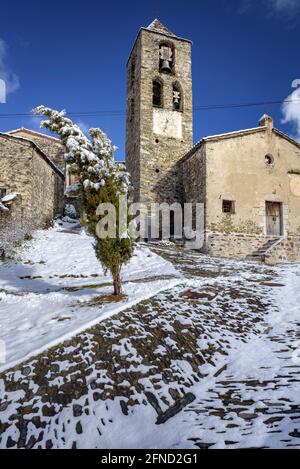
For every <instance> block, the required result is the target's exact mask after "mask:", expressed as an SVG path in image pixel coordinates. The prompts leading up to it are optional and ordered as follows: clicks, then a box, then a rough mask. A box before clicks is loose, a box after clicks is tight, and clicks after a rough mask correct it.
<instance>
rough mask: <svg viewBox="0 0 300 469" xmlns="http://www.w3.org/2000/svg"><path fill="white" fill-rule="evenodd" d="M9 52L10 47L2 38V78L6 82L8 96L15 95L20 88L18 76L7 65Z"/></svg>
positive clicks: (0, 42)
mask: <svg viewBox="0 0 300 469" xmlns="http://www.w3.org/2000/svg"><path fill="white" fill-rule="evenodd" d="M7 51H8V47H7V44H6V42H5V41H4V40H3V39H1V38H0V78H1V79H2V80H4V81H5V84H6V92H7V94H9V93H13V92H14V91H16V90H17V89H18V88H19V86H20V80H19V77H18V75H16V74H15V73H13V71H12V70H11V69H10V67H9V66H8V65H7V62H6V59H7Z"/></svg>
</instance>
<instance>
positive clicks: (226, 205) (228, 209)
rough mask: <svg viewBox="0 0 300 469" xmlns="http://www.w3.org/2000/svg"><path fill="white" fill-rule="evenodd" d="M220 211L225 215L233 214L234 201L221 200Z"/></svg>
mask: <svg viewBox="0 0 300 469" xmlns="http://www.w3.org/2000/svg"><path fill="white" fill-rule="evenodd" d="M222 211H223V213H227V214H234V213H235V201H234V200H223V201H222Z"/></svg>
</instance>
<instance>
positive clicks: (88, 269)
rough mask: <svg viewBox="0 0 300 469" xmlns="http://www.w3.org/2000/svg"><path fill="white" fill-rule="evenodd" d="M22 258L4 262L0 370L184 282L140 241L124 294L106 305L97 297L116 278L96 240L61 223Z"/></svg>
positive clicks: (38, 236)
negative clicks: (98, 253) (107, 273)
mask: <svg viewBox="0 0 300 469" xmlns="http://www.w3.org/2000/svg"><path fill="white" fill-rule="evenodd" d="M18 257H19V258H18V260H16V261H10V262H6V263H1V262H0V340H2V341H4V343H5V346H6V362H5V363H1V362H0V371H1V370H4V369H6V368H9V367H11V366H14V365H15V364H17V363H19V362H20V361H22V360H24V359H26V358H28V357H30V356H33V355H35V354H37V353H39V352H41V351H42V350H45V349H46V348H48V347H50V346H53V345H55V344H58V343H59V342H61V341H62V340H65V339H67V338H70V337H71V336H73V335H74V334H77V333H79V332H81V331H82V330H84V329H86V328H88V327H90V326H92V325H93V324H96V323H97V322H99V321H101V320H103V319H105V318H107V317H109V316H111V315H113V314H116V313H117V312H119V311H122V310H123V309H125V308H128V307H130V306H132V305H134V304H136V303H138V302H139V301H141V300H142V299H145V298H149V297H151V296H152V295H154V294H156V293H157V292H159V291H161V290H163V289H165V288H169V287H170V286H172V285H175V284H176V283H178V282H179V281H180V280H179V279H178V277H179V274H178V273H177V272H176V270H175V269H174V267H173V266H172V264H170V263H169V262H167V261H165V260H163V259H162V258H161V257H159V256H158V255H157V254H154V253H152V252H151V251H150V250H149V249H148V247H146V246H145V245H139V246H137V248H136V250H135V254H134V256H133V258H132V259H131V261H130V263H129V264H128V265H126V266H124V267H123V270H122V278H123V281H124V292H125V294H126V298H125V299H124V300H122V301H119V302H106V303H105V302H103V301H102V300H101V298H99V297H101V296H105V295H110V294H111V293H112V279H111V277H109V276H105V275H104V273H103V271H102V269H101V266H100V264H99V262H98V261H97V259H96V257H95V254H94V250H93V247H92V238H91V237H89V236H87V235H86V234H85V233H84V232H83V231H81V232H74V233H72V232H69V231H67V230H64V229H61V228H59V227H58V226H57V227H56V228H52V229H49V230H44V231H37V232H35V233H34V237H33V240H32V241H31V242H28V243H27V244H26V246H25V247H24V248H23V249H22V251H21V252H20V253H19V254H18ZM142 280H143V281H142Z"/></svg>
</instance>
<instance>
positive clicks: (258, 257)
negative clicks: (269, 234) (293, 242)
mask: <svg viewBox="0 0 300 469" xmlns="http://www.w3.org/2000/svg"><path fill="white" fill-rule="evenodd" d="M280 240H281V238H272V239H269V240H268V241H267V242H266V243H265V244H264V245H263V246H262V247H261V248H259V249H258V250H257V251H254V252H253V253H252V254H250V255H249V256H247V259H248V260H250V261H257V262H265V257H266V253H267V252H269V251H270V250H271V249H272V248H273V247H275V246H276V245H277V244H278V242H279V241H280Z"/></svg>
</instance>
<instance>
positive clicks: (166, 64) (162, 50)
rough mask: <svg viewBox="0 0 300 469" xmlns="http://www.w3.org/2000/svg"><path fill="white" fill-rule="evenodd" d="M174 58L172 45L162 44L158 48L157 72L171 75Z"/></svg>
mask: <svg viewBox="0 0 300 469" xmlns="http://www.w3.org/2000/svg"><path fill="white" fill-rule="evenodd" d="M174 58H175V49H174V45H173V44H172V43H171V42H162V43H161V44H160V46H159V71H160V72H161V73H173V72H174Z"/></svg>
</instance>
